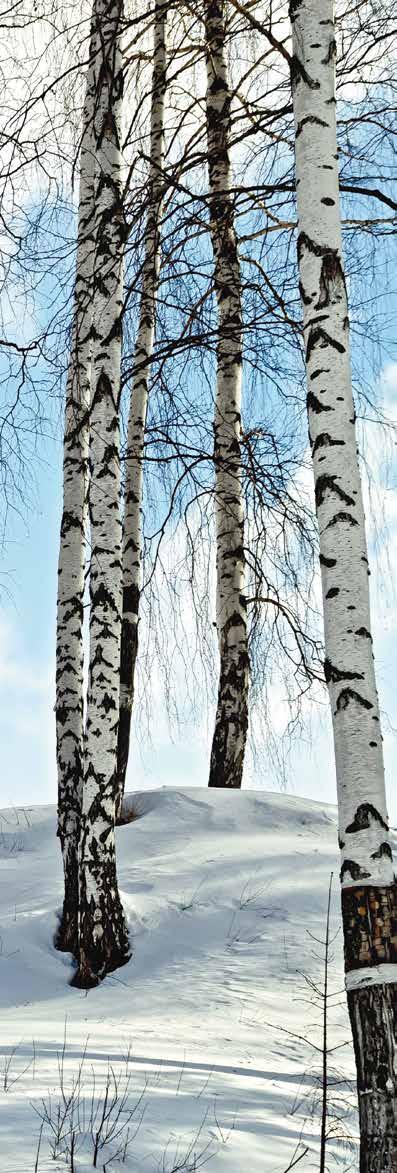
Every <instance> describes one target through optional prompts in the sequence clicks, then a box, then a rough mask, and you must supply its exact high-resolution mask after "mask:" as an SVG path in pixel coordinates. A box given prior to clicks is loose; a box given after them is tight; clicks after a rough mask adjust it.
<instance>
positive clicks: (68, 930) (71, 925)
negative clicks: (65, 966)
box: [54, 900, 78, 957]
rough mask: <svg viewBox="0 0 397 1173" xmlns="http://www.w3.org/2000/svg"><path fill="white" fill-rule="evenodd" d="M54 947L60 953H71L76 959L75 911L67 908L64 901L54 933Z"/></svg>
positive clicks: (76, 932)
mask: <svg viewBox="0 0 397 1173" xmlns="http://www.w3.org/2000/svg"><path fill="white" fill-rule="evenodd" d="M54 946H55V949H58V950H59V952H60V953H73V956H74V957H77V948H78V930H77V909H73V910H71V909H70V908H69V907H68V906H67V902H66V900H65V901H64V905H63V909H62V915H61V917H60V920H59V924H58V928H57V931H56V933H55V937H54Z"/></svg>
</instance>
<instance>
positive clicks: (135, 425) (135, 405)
mask: <svg viewBox="0 0 397 1173" xmlns="http://www.w3.org/2000/svg"><path fill="white" fill-rule="evenodd" d="M166 21H167V4H166V3H164V0H156V2H155V9H154V46H153V48H154V56H153V80H152V106H151V123H150V167H149V182H148V212H147V221H146V231H145V256H144V262H143V273H142V292H141V304H140V316H139V326H138V333H137V339H136V346H135V356H134V367H133V376H132V390H131V403H130V414H129V420H128V441H127V469H126V484H125V512H124V526H123V560H122V565H123V577H122V582H123V607H122V627H121V655H120V721H119V733H118V751H117V791H118V793H117V812H116V813H117V816H119V815H120V813H121V804H122V801H123V795H124V787H125V776H126V770H127V764H128V755H129V748H130V730H131V711H132V705H133V699H134V677H135V664H136V658H137V652H138V613H139V600H140V586H141V579H140V576H141V553H142V551H141V545H142V536H141V535H142V531H141V514H142V490H143V450H144V439H145V424H146V412H147V402H148V388H149V378H150V368H151V362H152V352H153V342H154V331H155V318H156V296H157V289H158V281H159V273H160V219H161V209H162V199H163V186H164V180H163V163H164V100H165V92H166V65H167V50H166Z"/></svg>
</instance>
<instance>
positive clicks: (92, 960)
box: [72, 858, 131, 990]
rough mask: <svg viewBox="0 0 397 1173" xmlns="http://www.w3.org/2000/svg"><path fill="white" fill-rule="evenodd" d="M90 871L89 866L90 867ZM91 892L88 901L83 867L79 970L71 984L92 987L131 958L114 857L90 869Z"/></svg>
mask: <svg viewBox="0 0 397 1173" xmlns="http://www.w3.org/2000/svg"><path fill="white" fill-rule="evenodd" d="M87 870H88V869H87ZM94 878H95V883H94V884H93V885H92V887H91V885H90V888H91V892H92V890H93V889H94V891H95V897H94V895H93V894H92V895H91V896H90V898H89V899H88V900H87V887H86V879H87V877H86V876H85V873H84V870H83V871H82V874H81V883H80V914H79V946H78V953H77V958H76V959H77V965H78V968H77V972H76V974H75V975H74V978H73V980H72V985H73V986H76V987H77V988H78V989H84V990H89V989H92V988H93V987H94V986H97V985H98V984H99V982H101V981H103V979H104V978H105V977H106V976H107V974H109V973H113V972H114V970H115V969H119V968H120V967H121V966H123V965H126V964H127V962H128V961H129V960H130V957H131V947H130V943H129V938H128V930H127V925H126V921H125V916H124V911H123V906H122V903H121V900H120V896H119V892H118V888H117V880H116V867H115V860H114V858H113V859H112V860H110V861H107V866H106V867H104V866H103V865H102V867H101V868H98V869H97V868H96V867H95V865H94V868H93V870H92V871H91V881H93V880H94Z"/></svg>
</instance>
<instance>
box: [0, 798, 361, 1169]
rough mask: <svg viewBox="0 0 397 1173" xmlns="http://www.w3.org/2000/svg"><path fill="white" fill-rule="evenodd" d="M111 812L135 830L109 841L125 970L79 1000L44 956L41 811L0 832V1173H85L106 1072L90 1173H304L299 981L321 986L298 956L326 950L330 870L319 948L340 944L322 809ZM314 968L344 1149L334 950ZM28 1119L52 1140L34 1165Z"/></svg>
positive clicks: (141, 804)
mask: <svg viewBox="0 0 397 1173" xmlns="http://www.w3.org/2000/svg"><path fill="white" fill-rule="evenodd" d="M128 805H129V807H132V808H133V810H134V811H135V813H136V815H137V816H138V817H137V818H136V819H135V820H134V821H133V822H130V823H128V824H127V825H125V826H123V827H120V828H119V830H118V832H117V841H118V867H119V880H120V890H121V894H122V898H123V901H124V906H125V909H126V912H127V915H128V918H129V924H130V931H131V938H132V943H133V957H132V960H131V961H130V963H129V964H128V966H126V967H124V968H123V969H122V970H119V971H118V972H117V973H116V974H115V975H114V977H113V976H112V977H110V978H108V979H107V980H106V981H105V982H103V984H102V985H101V986H100V987H99V988H98V989H97V990H93V991H90V992H89V993H88V994H86V993H84V992H81V991H78V990H75V989H71V987H70V986H69V985H68V982H69V979H70V977H71V976H72V967H71V960H70V958H69V957H68V956H67V955H62V954H59V953H57V952H56V951H55V950H54V948H53V944H52V940H53V934H54V930H55V925H56V915H57V910H58V909H59V907H60V904H61V898H62V873H61V859H60V851H59V847H58V843H57V840H56V837H55V808H54V807H50V806H46V807H32V808H29V809H26V810H22V809H18V810H16V809H11V810H5V811H2V812H0V873H1V890H0V1007H1V1010H0V1085H1V1092H0V1094H1V1106H0V1169H1V1173H3V1171H4V1173H14V1171H15V1173H34V1170H35V1169H36V1173H46V1171H49V1170H58V1169H59V1170H61V1169H69V1170H72V1169H74V1173H88V1170H89V1169H91V1168H92V1165H93V1153H94V1149H95V1135H96V1133H97V1132H98V1128H99V1123H98V1122H99V1119H100V1113H101V1111H102V1107H103V1095H104V1089H105V1087H106V1082H107V1073H108V1072H109V1071H110V1076H109V1081H110V1085H111V1096H110V1098H109V1096H108V1100H107V1111H108V1112H110V1104H111V1103H113V1101H112V1096H113V1095H114V1089H115V1087H116V1088H117V1091H116V1094H115V1096H114V1099H115V1101H116V1102H115V1103H113V1107H112V1111H111V1112H110V1115H109V1122H110V1124H111V1123H112V1121H115V1120H116V1116H117V1112H118V1109H120V1115H119V1117H118V1121H117V1128H118V1129H120V1128H121V1132H119V1135H118V1137H116V1135H114V1136H113V1138H112V1137H110V1139H109V1141H108V1143H107V1144H105V1145H103V1147H101V1146H100V1141H101V1139H103V1132H104V1130H102V1133H101V1136H100V1138H99V1148H98V1153H97V1168H99V1169H105V1171H106V1170H108V1171H109V1173H116V1171H117V1170H120V1171H121V1173H122V1171H123V1170H125V1173H145V1171H146V1170H147V1171H148V1173H156V1171H160V1170H161V1173H171V1171H173V1170H176V1169H180V1170H186V1171H188V1170H190V1171H194V1170H195V1169H199V1168H201V1167H202V1165H205V1166H206V1168H207V1169H209V1170H210V1173H237V1171H238V1173H245V1171H246V1170H248V1171H249V1173H283V1171H284V1170H285V1169H287V1168H288V1166H289V1164H290V1162H291V1161H293V1160H294V1159H296V1158H297V1157H298V1156H300V1155H301V1154H303V1155H301V1160H300V1162H299V1163H298V1165H297V1168H298V1169H300V1170H309V1169H318V1155H317V1154H318V1139H319V1096H318V1072H319V1069H320V1063H321V1054H320V1053H318V1052H317V1051H316V1050H315V1049H314V1048H315V1047H316V1046H317V1045H320V1046H321V1021H320V1019H321V1015H320V1008H319V1007H318V1006H316V1005H313V1003H312V990H311V987H310V986H309V984H308V982H307V980H305V978H306V979H307V978H309V979H310V980H311V981H315V982H318V981H320V982H321V975H322V961H321V953H322V949H321V946H320V945H319V944H318V943H317V942H316V941H315V940H314V939H313V937H318V938H321V937H323V936H324V931H325V913H326V906H327V892H328V884H329V877H330V872H331V870H334V872H335V896H334V900H333V904H332V918H331V921H332V933H333V934H334V933H335V932H336V931H337V929H338V925H339V893H338V882H337V869H338V861H337V835H336V811H335V809H334V808H333V807H331V806H326V805H323V804H320V803H313V802H309V801H304V800H302V799H296V798H291V797H286V796H282V795H276V794H274V793H264V792H262V791H261V792H254V791H243V792H242V793H238V792H230V793H228V792H224V791H216V790H212V791H209V790H204V789H203V790H201V789H197V788H194V789H190V790H189V789H187V790H185V791H183V792H182V791H176V790H172V789H170V788H168V787H167V788H163V789H161V790H157V791H149V792H146V793H143V792H141V793H139V794H135V795H132V796H129V798H128ZM332 955H333V963H332V967H331V972H330V982H331V988H332V990H333V991H335V996H334V997H333V999H332V1000H331V1005H330V1010H329V1033H330V1043H331V1045H332V1046H335V1047H336V1046H338V1050H337V1051H334V1053H333V1054H332V1056H331V1058H330V1064H331V1082H332V1083H333V1082H334V1076H335V1072H334V1068H335V1066H336V1068H337V1080H338V1082H336V1084H335V1088H332V1090H331V1093H330V1094H331V1098H332V1100H334V1099H335V1097H338V1099H339V1106H338V1113H339V1114H342V1116H345V1115H346V1116H347V1124H346V1125H345V1124H344V1125H343V1128H342V1126H341V1125H338V1124H336V1122H335V1120H334V1118H333V1115H334V1111H335V1110H336V1109H335V1107H334V1106H333V1107H332V1111H331V1118H330V1130H331V1132H332V1133H334V1132H336V1134H341V1131H343V1130H344V1128H345V1127H346V1126H347V1127H348V1129H349V1130H350V1132H352V1133H353V1134H354V1133H355V1131H356V1122H355V1117H354V1113H353V1115H352V1114H351V1112H350V1109H349V1104H350V1100H351V1099H352V1098H353V1100H354V1096H353V1097H352V1092H350V1093H349V1089H348V1086H347V1085H345V1083H340V1082H339V1079H340V1078H341V1076H343V1078H345V1077H347V1078H348V1077H349V1076H350V1077H352V1075H353V1062H352V1055H351V1049H350V1045H346V1040H348V1039H349V1028H348V1023H347V1017H346V1011H345V1006H344V998H343V977H342V958H341V941H340V933H339V934H338V935H337V937H336V939H335V940H334V943H333V946H332ZM287 1032H291V1033H287ZM296 1035H299V1036H301V1037H300V1038H297V1037H295V1036H296ZM305 1038H307V1039H308V1042H305ZM341 1043H345V1045H344V1046H340V1044H341ZM310 1044H314V1047H313V1046H311V1045H310ZM83 1051H84V1060H83V1062H82V1065H81V1057H82V1054H83ZM79 1064H80V1076H79V1081H78V1088H77V1089H76V1087H75V1092H74V1094H73V1095H71V1092H72V1089H73V1086H75V1082H76V1078H77V1076H78V1072H79ZM109 1064H110V1068H109ZM112 1072H113V1074H112ZM109 1081H108V1082H109ZM62 1090H63V1099H62ZM123 1095H124V1096H125V1101H122V1099H120V1097H123ZM68 1097H69V1100H70V1102H69V1109H68V1110H65V1105H66V1101H67V1100H68ZM140 1097H141V1098H140ZM138 1101H139V1102H138ZM43 1105H44V1106H43ZM62 1105H63V1110H65V1111H64V1115H65V1120H64V1122H63V1123H62V1120H61V1123H60V1137H59V1144H56V1143H55V1142H54V1136H55V1133H56V1120H57V1118H60V1117H61V1116H62V1110H61V1109H62ZM135 1105H136V1107H135ZM133 1109H134V1113H133V1116H132V1117H131V1120H130V1124H129V1125H128V1123H127V1116H128V1112H131V1111H132V1110H133ZM38 1113H39V1114H38ZM40 1113H41V1115H43V1114H44V1115H45V1114H46V1113H47V1116H48V1117H50V1120H51V1121H52V1124H51V1123H49V1122H48V1119H47V1121H46V1122H45V1124H44V1125H43V1127H42V1135H41V1142H40V1149H39V1153H38V1159H37V1146H38V1137H39V1132H40V1124H41V1118H40ZM112 1113H113V1115H112ZM105 1115H106V1112H105ZM90 1116H91V1117H92V1120H91V1125H90ZM94 1118H95V1119H96V1123H95V1119H94ZM123 1121H124V1126H123ZM105 1123H106V1121H105ZM110 1124H109V1127H110ZM117 1128H116V1125H115V1127H114V1133H115V1134H116V1132H117ZM127 1128H129V1137H127ZM105 1131H106V1129H105ZM90 1133H93V1135H94V1140H93V1139H92V1136H91V1135H90ZM72 1134H74V1135H75V1140H74V1146H75V1151H74V1158H73V1162H72V1161H71V1158H70V1152H69V1150H70V1145H71V1136H72ZM134 1134H135V1135H134ZM127 1139H129V1142H130V1143H129V1144H128V1145H127V1147H126V1148H125V1142H126V1140H127ZM51 1140H52V1145H53V1152H54V1151H55V1156H53V1155H52V1153H51ZM55 1140H56V1138H55ZM54 1143H55V1150H54ZM123 1146H124V1147H123ZM305 1148H307V1150H308V1151H307V1152H306V1153H304V1150H305ZM328 1151H329V1159H330V1162H331V1165H332V1159H333V1158H335V1157H337V1158H338V1162H340V1163H339V1164H338V1168H340V1169H343V1170H347V1169H348V1168H355V1167H357V1165H356V1161H355V1160H354V1157H353V1158H352V1155H351V1154H350V1155H349V1153H348V1151H347V1149H346V1148H345V1146H344V1142H343V1141H340V1140H338V1136H337V1135H336V1136H334V1135H333V1136H332V1137H331V1138H330V1141H329V1150H328ZM68 1154H69V1155H68ZM294 1154H295V1156H294Z"/></svg>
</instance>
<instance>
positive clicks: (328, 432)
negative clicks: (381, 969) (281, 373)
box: [291, 0, 393, 887]
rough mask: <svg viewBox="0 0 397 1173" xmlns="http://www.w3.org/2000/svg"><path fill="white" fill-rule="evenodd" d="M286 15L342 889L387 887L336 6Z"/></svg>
mask: <svg viewBox="0 0 397 1173" xmlns="http://www.w3.org/2000/svg"><path fill="white" fill-rule="evenodd" d="M291 8H292V31H293V49H294V60H293V102H294V116H295V128H296V190H297V203H298V227H299V237H298V259H299V276H300V287H301V295H302V304H303V313H304V335H305V346H306V367H307V380H308V397H307V406H308V416H309V431H310V440H311V445H312V455H313V466H314V477H315V492H316V506H317V516H318V524H319V531H320V551H321V574H322V585H323V601H324V625H325V646H326V662H325V675H326V679H327V683H328V687H329V693H330V699H331V706H332V718H333V728H334V741H335V756H336V773H337V783H338V804H339V815H340V838H341V852H342V883H343V885H348V886H349V887H350V886H351V885H354V884H358V885H360V886H361V885H362V884H363V883H365V884H385V883H386V884H388V883H392V882H393V866H392V861H391V848H390V842H389V833H388V819H387V810H386V796H385V784H384V768H383V752H382V737H381V730H380V719H379V704H378V696H377V691H376V682H375V672H374V658H373V652H372V638H371V620H370V607H369V587H368V574H369V570H368V558H367V547H366V539H365V521H364V510H363V500H362V489H361V479H360V469H359V462H358V456H357V441H356V432H355V412H354V405H353V396H352V380H351V367H350V355H349V321H348V305H347V296H346V286H345V280H344V273H343V261H342V240H341V224H340V211H339V183H338V163H337V145H336V119H335V65H334V61H335V30H334V17H333V5H332V3H331V0H327V2H326V3H324V4H323V5H322V6H321V14H320V10H319V8H318V4H317V0H302V2H301V3H300V4H297V3H296V2H295V3H293V4H292V6H291ZM320 15H321V19H320Z"/></svg>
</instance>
